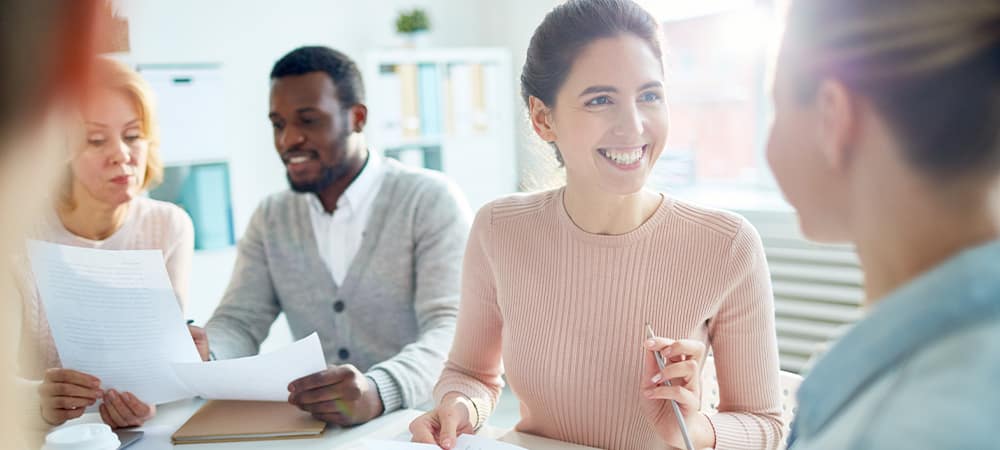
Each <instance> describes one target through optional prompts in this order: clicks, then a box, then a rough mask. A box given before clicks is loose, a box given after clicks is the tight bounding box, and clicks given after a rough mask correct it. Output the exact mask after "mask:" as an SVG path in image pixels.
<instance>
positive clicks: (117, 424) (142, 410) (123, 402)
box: [100, 389, 156, 428]
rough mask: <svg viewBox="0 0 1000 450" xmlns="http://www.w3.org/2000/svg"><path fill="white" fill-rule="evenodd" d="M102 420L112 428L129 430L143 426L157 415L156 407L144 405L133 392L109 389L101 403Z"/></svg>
mask: <svg viewBox="0 0 1000 450" xmlns="http://www.w3.org/2000/svg"><path fill="white" fill-rule="evenodd" d="M100 411H101V420H103V421H104V423H106V424H108V425H110V426H111V428H127V427H137V426H139V425H142V424H143V423H145V422H146V421H147V420H149V419H152V418H153V416H154V415H156V406H155V405H148V404H146V403H143V402H142V401H141V400H139V399H138V398H136V396H135V395H132V393H131V392H118V391H116V390H114V389H109V390H107V391H105V392H104V401H103V402H101V407H100Z"/></svg>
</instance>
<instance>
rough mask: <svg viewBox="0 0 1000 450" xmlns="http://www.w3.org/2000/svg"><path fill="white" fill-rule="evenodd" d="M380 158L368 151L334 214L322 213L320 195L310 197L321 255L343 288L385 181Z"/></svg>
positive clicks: (312, 216)
mask: <svg viewBox="0 0 1000 450" xmlns="http://www.w3.org/2000/svg"><path fill="white" fill-rule="evenodd" d="M381 158H382V156H381V155H378V154H376V152H374V151H369V152H368V162H367V163H366V164H365V167H364V168H363V169H362V170H361V173H360V174H358V177H357V178H355V179H354V181H353V182H352V183H351V184H350V185H349V186H347V190H346V191H344V193H343V194H342V195H341V196H340V199H338V200H337V209H336V210H334V211H333V213H332V214H329V213H327V212H326V211H325V210H323V204H322V203H321V202H320V201H319V197H318V196H317V195H315V194H309V217H310V218H311V219H312V226H313V234H314V235H315V236H316V244H317V246H318V247H319V256H320V258H322V259H323V262H324V263H326V267H327V269H329V270H330V275H331V276H333V281H335V282H336V283H337V285H338V286H340V285H343V283H344V277H346V276H347V270H348V268H350V267H351V261H353V260H354V256H355V255H357V253H358V250H359V249H360V248H361V239H362V237H363V236H364V232H365V226H367V225H368V218H369V217H370V216H371V212H372V205H373V204H374V203H375V197H376V196H377V194H378V191H379V188H380V187H381V186H382V180H383V179H384V178H385V169H384V166H383V162H382V159H381Z"/></svg>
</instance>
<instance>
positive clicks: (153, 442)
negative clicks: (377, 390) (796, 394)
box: [63, 400, 594, 450]
mask: <svg viewBox="0 0 1000 450" xmlns="http://www.w3.org/2000/svg"><path fill="white" fill-rule="evenodd" d="M203 403H204V400H181V401H179V402H174V403H170V404H167V405H160V406H159V407H157V411H156V417H154V418H153V419H152V420H150V421H149V422H146V424H145V425H143V426H142V427H141V428H139V429H140V430H142V431H144V432H145V435H144V436H143V438H142V440H140V441H139V442H136V443H135V444H132V445H131V446H129V447H128V449H127V450H163V449H174V448H177V449H180V450H232V449H249V448H252V449H262V450H266V449H286V450H367V449H365V447H363V446H362V445H361V442H360V441H361V439H363V438H369V439H389V440H398V439H401V438H404V437H405V436H408V433H409V426H410V422H411V421H412V420H413V419H414V418H416V417H417V416H419V415H420V414H423V411H418V410H415V409H406V410H402V411H397V412H394V413H392V414H389V415H386V416H382V417H379V418H377V419H375V420H373V421H371V422H368V423H366V424H364V425H359V426H357V427H353V428H337V427H330V428H327V430H326V431H325V432H324V433H323V436H322V437H319V438H316V439H288V440H276V441H251V442H227V443H213V444H185V445H178V446H176V447H175V446H174V445H173V444H171V443H170V435H171V434H173V433H174V431H177V429H178V428H180V426H181V425H183V424H184V422H185V421H187V419H188V418H189V417H191V415H192V414H194V412H195V411H197V410H198V408H199V407H201V405H202V404H203ZM100 421H101V418H100V416H99V415H98V414H96V413H88V414H85V415H84V416H83V417H81V418H79V419H76V420H73V421H70V422H67V423H66V425H63V426H68V425H72V424H76V423H85V422H100ZM479 434H481V435H485V436H487V437H491V438H494V439H498V440H501V441H504V442H509V443H511V444H515V445H520V446H522V447H524V448H527V449H531V450H556V449H558V450H588V449H589V450H594V449H593V448H591V447H584V446H579V445H574V444H568V443H565V442H560V441H554V440H551V439H545V438H541V437H538V436H532V435H529V434H524V433H518V432H515V431H510V430H501V429H498V428H494V427H489V426H486V427H483V429H482V430H480V432H479Z"/></svg>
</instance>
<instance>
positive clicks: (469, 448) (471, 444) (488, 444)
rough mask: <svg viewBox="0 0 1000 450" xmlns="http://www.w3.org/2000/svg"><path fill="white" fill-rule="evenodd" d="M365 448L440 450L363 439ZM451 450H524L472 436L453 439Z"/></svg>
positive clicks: (423, 445) (486, 438)
mask: <svg viewBox="0 0 1000 450" xmlns="http://www.w3.org/2000/svg"><path fill="white" fill-rule="evenodd" d="M362 443H364V444H365V447H367V448H369V449H370V450H440V447H438V446H436V445H431V444H414V443H412V442H399V441H383V440H374V439H365V440H363V441H362ZM452 449H453V450H525V448H524V447H518V446H516V445H511V444H507V443H503V442H500V441H496V440H493V439H490V438H488V437H484V436H476V435H474V434H463V435H460V436H458V439H455V446H454V447H452Z"/></svg>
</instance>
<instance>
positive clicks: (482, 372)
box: [434, 205, 503, 429]
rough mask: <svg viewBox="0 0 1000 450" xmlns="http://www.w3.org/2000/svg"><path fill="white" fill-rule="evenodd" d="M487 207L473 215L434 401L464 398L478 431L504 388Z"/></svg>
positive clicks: (500, 323)
mask: <svg viewBox="0 0 1000 450" xmlns="http://www.w3.org/2000/svg"><path fill="white" fill-rule="evenodd" d="M491 227H492V224H491V205H486V206H484V207H483V208H482V209H481V210H480V211H479V213H478V214H477V215H476V219H475V221H474V222H473V225H472V231H471V233H470V235H469V243H468V245H467V247H466V250H465V258H464V260H463V265H462V294H461V301H460V303H459V309H458V317H459V319H458V326H457V329H456V332H455V341H454V343H453V344H452V347H451V353H450V354H449V355H448V361H447V362H446V363H445V369H444V371H443V372H442V374H441V379H440V380H439V381H438V384H437V387H435V389H434V398H435V400H436V401H437V402H440V401H441V399H442V398H443V397H444V396H445V395H447V394H448V393H451V392H458V393H460V394H463V395H465V396H467V397H469V399H470V400H472V403H473V405H474V406H475V408H476V423H475V424H474V425H475V427H476V428H477V429H478V428H479V427H480V426H482V424H483V423H485V422H486V419H487V418H488V417H489V415H490V413H492V411H493V408H494V406H495V405H496V402H497V400H498V399H499V397H500V391H501V389H502V388H503V380H502V379H501V375H502V374H503V366H502V362H501V337H502V336H501V334H502V333H501V332H502V329H503V320H502V318H501V315H500V309H499V306H498V305H497V290H496V278H495V276H494V272H493V269H492V267H493V264H492V261H491V260H490V253H491V252H490V229H491Z"/></svg>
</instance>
